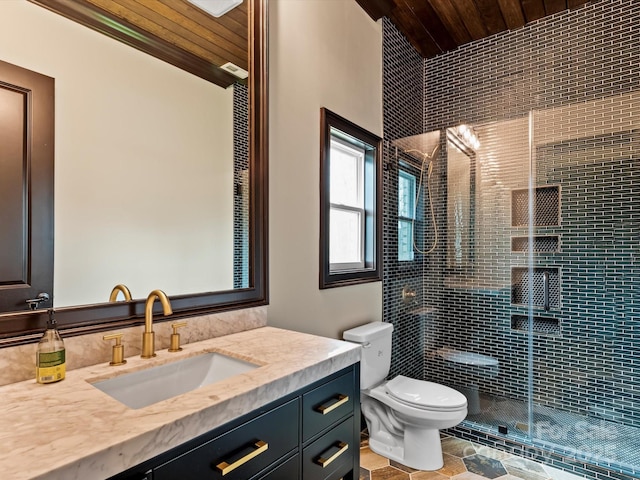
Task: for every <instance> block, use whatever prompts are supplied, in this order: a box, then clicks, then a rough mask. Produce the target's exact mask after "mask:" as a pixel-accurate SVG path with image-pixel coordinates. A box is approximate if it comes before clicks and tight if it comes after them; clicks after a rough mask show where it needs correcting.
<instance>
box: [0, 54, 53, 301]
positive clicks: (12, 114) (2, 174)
mask: <svg viewBox="0 0 640 480" xmlns="http://www.w3.org/2000/svg"><path fill="white" fill-rule="evenodd" d="M53 140H54V79H53V78H51V77H47V76H45V75H41V74H38V73H35V72H32V71H30V70H26V69H24V68H20V67H18V66H15V65H11V64H9V63H5V62H2V61H0V313H1V312H13V311H20V310H28V309H29V305H28V303H27V302H26V301H27V300H28V299H32V298H36V297H37V296H38V295H39V294H40V293H47V294H48V295H49V296H50V300H49V301H47V302H43V303H41V304H40V308H42V307H51V306H52V302H53V158H54V145H53Z"/></svg>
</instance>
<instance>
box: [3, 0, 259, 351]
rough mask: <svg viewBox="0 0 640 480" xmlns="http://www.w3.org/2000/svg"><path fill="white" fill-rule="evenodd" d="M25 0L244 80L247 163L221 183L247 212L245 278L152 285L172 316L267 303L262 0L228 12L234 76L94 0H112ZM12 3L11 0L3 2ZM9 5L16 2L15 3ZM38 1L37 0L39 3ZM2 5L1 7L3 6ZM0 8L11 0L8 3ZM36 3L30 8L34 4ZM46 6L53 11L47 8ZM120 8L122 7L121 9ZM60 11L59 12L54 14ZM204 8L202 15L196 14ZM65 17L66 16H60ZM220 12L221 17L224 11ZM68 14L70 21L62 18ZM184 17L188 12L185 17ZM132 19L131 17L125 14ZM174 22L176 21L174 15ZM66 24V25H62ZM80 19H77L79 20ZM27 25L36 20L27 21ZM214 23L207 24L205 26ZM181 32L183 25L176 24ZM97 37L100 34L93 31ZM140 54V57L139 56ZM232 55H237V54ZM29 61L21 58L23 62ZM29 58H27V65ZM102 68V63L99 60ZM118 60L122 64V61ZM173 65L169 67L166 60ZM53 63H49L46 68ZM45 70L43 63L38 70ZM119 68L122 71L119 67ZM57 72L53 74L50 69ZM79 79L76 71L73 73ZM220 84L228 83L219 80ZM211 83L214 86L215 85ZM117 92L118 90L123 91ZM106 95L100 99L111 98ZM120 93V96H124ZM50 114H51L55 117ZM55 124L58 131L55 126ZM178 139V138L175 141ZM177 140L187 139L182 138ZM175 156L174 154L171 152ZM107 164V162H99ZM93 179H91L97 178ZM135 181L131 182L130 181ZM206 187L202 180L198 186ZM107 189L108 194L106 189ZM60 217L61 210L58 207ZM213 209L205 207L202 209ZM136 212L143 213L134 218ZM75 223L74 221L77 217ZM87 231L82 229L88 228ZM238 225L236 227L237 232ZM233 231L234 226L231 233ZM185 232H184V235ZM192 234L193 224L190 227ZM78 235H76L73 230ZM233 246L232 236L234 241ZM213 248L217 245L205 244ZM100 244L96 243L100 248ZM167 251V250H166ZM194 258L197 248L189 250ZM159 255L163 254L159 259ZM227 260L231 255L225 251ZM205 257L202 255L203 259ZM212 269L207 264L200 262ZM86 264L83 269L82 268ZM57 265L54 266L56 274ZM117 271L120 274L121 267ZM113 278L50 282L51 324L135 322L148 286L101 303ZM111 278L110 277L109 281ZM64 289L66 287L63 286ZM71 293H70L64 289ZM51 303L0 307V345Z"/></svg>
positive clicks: (140, 46)
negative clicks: (78, 288)
mask: <svg viewBox="0 0 640 480" xmlns="http://www.w3.org/2000/svg"><path fill="white" fill-rule="evenodd" d="M30 1H31V3H27V4H26V5H27V6H28V8H31V9H32V10H33V11H34V12H36V15H40V16H48V17H47V18H51V17H52V16H53V17H55V18H56V19H57V20H55V21H57V22H66V25H65V27H66V28H84V27H89V28H91V29H93V30H97V31H99V32H100V33H103V34H106V35H107V36H109V37H111V38H114V39H117V40H118V41H119V42H121V43H122V44H124V45H120V47H119V48H125V49H129V48H131V47H134V48H135V49H137V50H141V51H144V52H145V55H146V54H150V55H152V56H154V57H156V58H155V59H152V61H156V59H160V60H162V61H163V62H167V63H171V64H172V65H174V66H176V67H178V69H180V70H181V71H182V73H183V74H184V72H188V75H189V76H195V77H198V78H197V80H198V81H204V82H211V83H215V84H217V85H222V87H220V88H228V85H230V84H231V83H233V82H237V83H236V84H237V85H240V86H245V87H246V91H247V92H248V93H247V95H246V97H247V108H246V116H247V122H248V129H247V138H246V144H247V147H246V150H247V155H246V157H247V159H246V161H247V163H248V171H247V173H245V179H244V180H245V183H244V184H243V185H242V186H240V185H238V184H237V182H236V183H233V184H232V185H230V186H228V187H225V188H228V190H229V191H230V192H233V193H232V194H233V195H235V194H237V193H239V191H240V190H241V189H242V191H243V194H244V195H245V198H246V210H247V212H248V215H247V216H246V223H245V224H244V226H243V227H242V231H241V232H240V234H241V235H242V237H243V239H242V242H243V245H244V248H245V253H244V255H245V257H244V259H243V260H242V261H243V268H244V280H243V281H242V282H240V283H238V282H233V284H229V285H228V287H227V286H225V285H223V286H222V287H219V286H215V287H214V286H212V287H211V288H208V287H207V286H204V287H202V288H193V287H192V288H190V289H189V288H187V289H186V291H180V290H179V289H177V288H167V287H165V286H164V285H163V281H158V283H157V285H156V286H155V287H154V288H160V289H165V291H166V293H167V294H168V295H169V297H170V298H171V303H172V306H173V310H174V313H175V315H174V316H173V317H172V319H175V318H176V317H187V316H194V315H200V314H207V313H214V312H219V311H225V310H233V309H239V308H245V307H252V306H259V305H264V304H266V303H267V300H268V289H267V274H268V272H267V268H268V266H267V198H268V192H267V185H268V183H267V153H268V149H267V138H268V134H267V132H268V128H267V119H268V116H267V45H266V42H267V40H266V39H267V7H268V5H267V4H268V0H244V2H243V5H242V6H241V7H238V8H239V9H238V11H237V12H236V13H234V15H235V17H236V19H237V17H238V15H239V13H238V12H242V11H243V10H244V12H246V16H247V22H246V26H247V32H246V42H247V44H248V49H247V52H248V53H247V70H248V72H249V76H248V78H247V79H246V80H238V79H234V77H231V76H230V74H229V73H228V72H225V71H223V70H221V69H220V68H219V66H218V65H217V60H216V61H214V60H213V57H212V59H210V60H206V59H205V60H202V59H198V58H197V55H195V54H193V53H190V52H188V51H187V50H186V49H185V46H184V45H182V44H180V42H177V41H176V37H174V36H171V35H168V36H167V35H164V37H163V36H157V35H154V34H153V33H150V32H148V31H146V30H143V29H141V28H140V27H139V26H137V25H136V24H134V23H131V21H133V20H132V18H133V17H129V16H127V15H124V14H123V16H120V17H117V16H114V15H113V14H110V13H109V12H106V13H105V11H104V10H102V9H101V8H100V6H101V4H104V5H102V6H105V5H113V4H114V3H115V2H103V1H102V0H95V1H76V0H66V1H64V2H60V1H52V0H30ZM9 3H11V4H13V3H14V2H9ZM119 3H120V4H127V3H130V4H138V5H139V4H140V2H128V1H125V2H119ZM152 3H153V4H155V5H157V6H159V7H161V8H165V9H166V8H168V6H171V7H175V8H176V9H177V10H179V11H180V12H181V14H182V15H183V17H184V18H183V20H181V22H182V23H181V25H182V26H181V27H180V28H186V29H188V28H192V26H197V25H198V24H199V23H198V22H200V23H202V22H204V19H205V17H206V15H205V14H204V13H203V12H202V11H200V10H199V9H198V8H197V7H194V6H192V5H190V4H189V3H188V2H187V1H186V0H180V1H172V2H152ZM20 4H21V6H20V8H24V4H22V2H20ZM14 6H15V5H14ZM43 7H44V8H43ZM3 8H5V7H4V6H3ZM6 8H12V7H9V6H7V7H6ZM34 9H35V10H34ZM47 10H52V11H54V12H55V14H54V13H51V12H50V11H47ZM121 13H122V12H121ZM57 14H60V15H57ZM192 14H193V15H195V16H196V17H194V18H196V20H197V21H196V20H193V19H192V17H191V15H192ZM203 15H204V16H203ZM65 17H66V18H65ZM223 18H224V17H223ZM69 19H71V20H73V22H69ZM185 19H187V20H188V21H187V20H185ZM130 20H131V21H130ZM225 21H227V22H231V23H233V22H236V23H237V20H234V16H231V17H229V18H228V19H227V20H225ZM179 23H180V22H179ZM69 24H70V25H71V26H70V27H69V26H68V25H69ZM78 24H80V25H83V26H80V25H78ZM34 28H36V27H35V26H34ZM167 28H168V27H167V26H166V25H165V26H164V27H162V28H161V29H160V31H161V32H165V33H166V31H167ZM212 28H213V27H212ZM183 33H184V32H183ZM100 38H103V37H100ZM103 41H108V42H112V40H110V39H106V38H105V39H104V40H103ZM208 41H210V43H213V37H212V38H210V39H208ZM0 60H8V61H10V62H12V63H15V64H18V63H21V62H19V61H16V60H15V59H13V58H8V59H5V58H3V59H0ZM98 60H99V61H103V62H106V59H102V58H100V57H99V58H98ZM141 61H142V62H145V60H144V59H143V60H141ZM238 62H241V60H239V61H238ZM27 63H28V62H27ZM27 66H28V65H27ZM102 66H103V67H104V68H105V71H106V69H108V68H109V67H107V66H106V64H105V65H102ZM120 68H123V67H122V66H121V67H120ZM171 68H173V67H171ZM53 70H54V71H55V68H53ZM41 73H45V74H49V75H51V74H50V73H49V72H48V71H45V72H41ZM125 73H126V72H125ZM51 76H53V77H56V75H51ZM78 81H79V82H80V79H79V80H78ZM225 85H227V86H225ZM149 88H150V90H152V89H153V88H154V85H149ZM216 88H218V87H216ZM59 93H60V91H59V88H58V83H57V84H56V119H57V118H58V111H59V110H63V109H64V108H66V104H64V103H63V102H64V101H65V98H64V95H59ZM95 95H96V96H99V95H100V92H95ZM123 97H124V96H123ZM110 100H111V99H105V101H110ZM122 101H126V98H124V99H123V100H122ZM206 101H207V99H202V102H206ZM56 121H57V120H56ZM82 122H84V123H90V122H89V121H87V119H86V118H80V119H79V123H82ZM59 131H60V133H58V132H59ZM62 135H64V132H62V129H60V130H58V129H56V169H57V168H58V163H64V159H63V161H61V162H58V156H59V151H58V144H59V143H61V142H59V141H58V140H59V138H60V137H61V136H62ZM176 143H179V142H176ZM183 143H186V141H185V142H183ZM176 160H177V161H178V160H182V159H181V158H180V157H178V158H177V159H176ZM104 167H105V169H106V168H108V166H107V165H105V166H104ZM58 178H59V177H58V176H57V172H56V202H57V199H58V191H60V190H62V189H60V187H59V185H58ZM154 181H155V180H154V179H150V180H149V183H151V185H152V187H153V189H155V190H161V191H163V192H164V196H165V197H171V195H175V193H174V192H173V191H171V189H166V188H160V187H158V186H157V185H156V184H154ZM98 183H99V182H96V185H98ZM133 188H134V189H135V188H138V187H137V186H134V187H133ZM205 189H206V188H205ZM214 189H215V186H214V184H213V183H212V184H211V190H214ZM111 193H112V195H108V197H109V199H113V201H114V203H117V202H118V199H119V194H120V192H118V191H112V192H111ZM105 196H107V195H105ZM119 206H120V207H121V208H127V204H126V202H123V204H122V205H119ZM58 207H59V206H58V205H56V219H55V234H56V237H55V238H54V242H55V243H56V248H57V249H58V247H59V245H60V244H61V243H62V242H59V241H58V238H57V235H58V233H59V230H63V227H60V226H59V222H58V220H59V219H60V222H62V220H64V218H61V215H60V214H59V209H58ZM149 215H157V216H162V215H163V212H162V211H160V212H154V211H153V208H151V211H149ZM62 217H64V215H62ZM208 217H212V215H208ZM141 220H143V218H141ZM206 220H207V217H204V218H202V219H201V221H202V222H206ZM76 223H81V222H76ZM169 231H171V232H173V234H174V235H175V233H176V232H179V231H181V230H180V229H178V228H172V229H170V230H169ZM87 232H89V229H87ZM236 233H237V232H236ZM234 234H235V233H234ZM188 235H190V236H188ZM195 235H196V236H197V235H198V232H195ZM81 236H82V235H79V236H78V238H80V237H81ZM193 236H194V232H193V231H191V232H185V236H184V242H183V244H182V246H183V247H184V248H185V250H186V251H187V253H189V250H188V249H189V242H188V241H186V239H188V238H193ZM177 240H178V242H182V241H183V240H182V239H181V238H179V237H178V238H177ZM234 246H235V243H234ZM213 248H216V247H212V249H213ZM114 249H115V247H114ZM104 250H105V248H102V251H104ZM170 256H171V255H168V256H167V258H169V257H170ZM194 256H196V257H198V258H200V257H199V256H197V255H194ZM224 256H225V258H228V257H230V256H231V257H232V256H233V253H232V252H230V253H229V254H226V253H225V254H224ZM134 258H135V257H134ZM155 258H156V261H157V263H158V265H159V267H160V268H162V265H163V258H162V256H155ZM165 260H166V259H165ZM229 261H230V262H231V261H233V259H232V258H231V259H230V260H229ZM129 263H132V264H133V265H132V266H133V267H134V268H136V265H135V261H130V262H129ZM202 263H204V262H202ZM59 267H60V268H62V267H65V265H64V262H62V261H61V260H60V256H59V254H58V252H57V253H56V261H55V268H59ZM207 268H208V269H209V270H212V268H211V267H207ZM89 270H90V269H89ZM58 275H59V272H58V271H57V272H56V278H58ZM103 276H106V274H103V273H102V272H100V273H98V274H97V275H96V277H99V278H101V279H102V277H103ZM123 276H124V275H123ZM74 281H75V282H76V285H82V283H83V282H84V283H87V280H86V279H84V278H77V279H74ZM115 283H125V284H126V283H127V280H126V278H123V279H122V280H119V281H116V280H115V278H114V279H113V280H110V283H109V285H110V286H109V287H108V288H107V291H102V290H104V288H102V289H101V295H102V298H103V299H100V298H98V297H87V299H86V300H85V299H81V300H78V301H76V302H73V301H66V302H61V303H58V304H56V301H55V299H56V298H60V297H62V296H63V295H62V293H59V292H56V289H55V288H54V292H53V297H54V303H53V307H54V308H55V309H56V312H57V315H56V318H57V320H58V324H59V326H60V328H61V330H63V331H64V332H65V334H66V335H73V334H78V333H84V332H89V331H97V330H106V329H110V328H116V327H117V328H121V327H123V326H129V325H135V324H138V323H141V322H142V321H143V319H144V300H145V299H146V295H147V294H148V291H146V289H136V290H134V289H133V288H132V293H133V297H134V300H133V301H131V302H116V303H107V299H108V298H109V291H108V290H109V289H110V288H111V287H112V286H114V285H115ZM112 284H113V285H112ZM67 291H68V289H67ZM69 298H71V297H69ZM50 306H51V305H44V307H45V309H39V310H36V311H24V312H18V311H15V312H7V313H2V314H0V347H2V346H9V345H15V344H18V343H26V342H31V341H34V340H35V339H36V338H37V337H38V336H39V334H40V332H41V331H42V330H43V329H44V327H45V324H46V317H47V315H46V307H50Z"/></svg>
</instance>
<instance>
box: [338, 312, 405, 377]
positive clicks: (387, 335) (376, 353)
mask: <svg viewBox="0 0 640 480" xmlns="http://www.w3.org/2000/svg"><path fill="white" fill-rule="evenodd" d="M392 332H393V325H392V324H390V323H384V322H373V323H367V324H365V325H361V326H359V327H356V328H352V329H350V330H346V331H345V332H344V333H343V334H342V338H343V339H344V340H346V341H348V342H353V343H359V344H361V345H362V352H361V355H362V356H361V359H360V388H361V389H363V390H364V389H368V388H371V387H373V386H375V385H377V384H378V383H380V382H382V380H384V379H385V378H387V375H389V368H390V367H391V333H392Z"/></svg>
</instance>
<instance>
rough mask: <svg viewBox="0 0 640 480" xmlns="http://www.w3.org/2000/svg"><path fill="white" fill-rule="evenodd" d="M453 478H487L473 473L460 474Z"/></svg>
mask: <svg viewBox="0 0 640 480" xmlns="http://www.w3.org/2000/svg"><path fill="white" fill-rule="evenodd" d="M451 478H452V480H486V478H485V477H482V476H480V475H477V474H475V473H473V472H464V473H459V474H458V475H454V476H452V477H451Z"/></svg>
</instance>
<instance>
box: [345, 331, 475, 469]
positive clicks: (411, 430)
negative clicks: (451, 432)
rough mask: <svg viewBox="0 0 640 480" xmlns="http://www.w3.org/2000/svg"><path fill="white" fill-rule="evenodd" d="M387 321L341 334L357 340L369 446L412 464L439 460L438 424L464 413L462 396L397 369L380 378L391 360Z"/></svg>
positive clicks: (434, 465) (433, 464)
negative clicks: (359, 349)
mask: <svg viewBox="0 0 640 480" xmlns="http://www.w3.org/2000/svg"><path fill="white" fill-rule="evenodd" d="M392 332H393V325H391V324H390V323H383V322H374V323H369V324H366V325H362V326H360V327H356V328H353V329H351V330H347V331H345V332H344V334H343V338H344V339H345V340H347V341H350V342H355V343H359V344H361V345H362V355H361V369H360V387H361V396H360V401H361V408H362V414H363V415H364V418H365V420H366V422H367V428H368V430H369V448H371V450H373V451H374V452H375V453H378V454H379V455H382V456H385V457H387V458H389V459H391V460H395V461H397V462H399V463H401V464H403V465H406V466H407V467H410V468H415V469H418V470H437V469H439V468H442V466H443V464H444V462H443V457H442V447H441V444H440V433H439V430H440V429H443V428H450V427H453V426H455V425H457V424H458V423H460V422H461V421H462V420H464V418H465V416H466V415H467V399H466V397H465V396H464V395H463V394H461V393H460V392H458V391H457V390H454V389H453V388H449V387H446V386H444V385H439V384H437V383H433V382H426V381H424V380H417V379H413V378H408V377H405V376H402V375H398V376H397V377H395V378H393V379H391V380H385V379H386V377H387V375H388V373H389V368H390V366H391V335H392Z"/></svg>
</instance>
